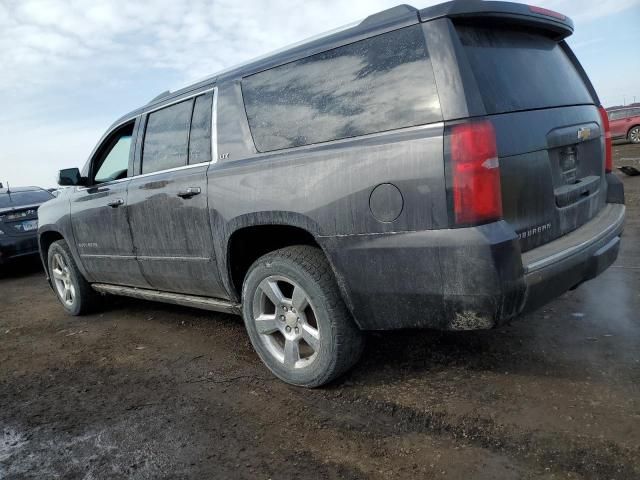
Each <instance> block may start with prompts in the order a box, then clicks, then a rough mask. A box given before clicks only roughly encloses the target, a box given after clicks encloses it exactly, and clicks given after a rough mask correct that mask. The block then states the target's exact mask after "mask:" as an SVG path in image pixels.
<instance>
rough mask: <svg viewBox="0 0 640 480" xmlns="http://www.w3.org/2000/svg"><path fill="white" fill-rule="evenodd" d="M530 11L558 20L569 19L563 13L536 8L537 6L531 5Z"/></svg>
mask: <svg viewBox="0 0 640 480" xmlns="http://www.w3.org/2000/svg"><path fill="white" fill-rule="evenodd" d="M529 11H530V12H531V13H537V14H538V15H545V16H547V17H553V18H557V19H558V20H566V19H567V17H566V16H565V15H563V14H561V13H558V12H554V11H553V10H549V9H548V8H542V7H536V6H535V5H529Z"/></svg>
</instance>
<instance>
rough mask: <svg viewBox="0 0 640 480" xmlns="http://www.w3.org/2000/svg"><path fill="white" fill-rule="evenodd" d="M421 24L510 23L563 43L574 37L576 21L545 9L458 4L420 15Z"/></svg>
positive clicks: (472, 1)
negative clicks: (444, 21) (446, 20)
mask: <svg viewBox="0 0 640 480" xmlns="http://www.w3.org/2000/svg"><path fill="white" fill-rule="evenodd" d="M419 16H420V21H422V22H428V21H430V20H435V19H437V18H443V17H447V18H451V19H453V20H456V19H457V20H461V21H465V22H478V23H483V22H484V23H498V22H499V23H500V24H504V23H509V24H516V25H519V26H524V27H530V28H534V29H536V30H545V31H547V32H549V33H550V34H551V35H552V36H553V38H554V39H556V40H562V39H564V38H566V37H568V36H569V35H571V34H572V33H573V21H572V20H571V19H570V18H569V17H567V16H565V15H562V14H561V13H557V12H554V11H552V10H547V9H545V8H540V7H535V6H530V5H525V4H522V3H512V2H493V1H490V2H485V1H482V0H454V1H450V2H446V3H441V4H439V5H434V6H433V7H427V8H423V9H422V10H420V11H419Z"/></svg>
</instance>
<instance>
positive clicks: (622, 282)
mask: <svg viewBox="0 0 640 480" xmlns="http://www.w3.org/2000/svg"><path fill="white" fill-rule="evenodd" d="M615 149H616V154H617V157H618V158H619V159H622V158H626V159H629V158H638V157H640V147H633V146H631V145H622V146H616V147H615ZM622 178H623V180H624V182H625V185H626V191H627V204H628V207H629V209H628V220H627V227H626V231H625V235H624V242H623V247H622V252H621V255H620V258H619V260H618V262H617V263H616V264H615V265H614V266H613V267H612V268H610V269H609V270H608V271H607V272H605V273H604V274H603V275H602V276H601V277H599V278H597V279H596V280H594V281H592V282H589V283H587V284H585V285H583V286H581V287H580V288H579V289H577V290H576V291H573V292H569V293H567V294H565V295H564V296H562V297H561V298H560V299H558V300H556V301H555V302H553V303H552V304H550V305H548V306H547V307H546V308H544V309H542V310H540V311H539V312H537V313H535V314H532V315H529V316H527V317H525V318H522V319H520V320H519V321H517V322H516V323H513V324H512V325H511V326H508V327H506V328H504V329H501V330H498V331H488V332H470V333H438V332H431V331H419V332H415V331H412V332H396V333H387V334H376V335H371V336H370V337H369V339H368V340H369V341H368V346H367V349H366V351H365V354H364V357H363V359H362V361H361V362H360V364H359V365H358V366H357V367H356V368H355V369H354V370H353V371H352V372H351V373H350V374H348V375H346V376H345V377H344V378H342V379H340V380H339V381H337V382H335V383H334V384H333V385H331V386H329V387H328V388H324V389H319V390H314V391H309V390H303V389H298V388H293V387H289V386H287V385H285V384H283V383H281V382H279V381H277V380H275V379H274V378H273V377H272V376H271V375H270V374H269V372H268V371H267V370H266V368H265V367H263V366H262V364H261V363H260V362H259V360H258V358H257V357H256V355H255V354H254V353H253V351H252V349H251V346H250V344H249V341H248V339H247V336H246V335H245V331H244V328H243V325H242V323H241V321H240V319H239V318H236V317H232V316H226V315H217V314H211V313H208V312H201V311H198V310H192V309H188V308H179V307H172V306H166V305H161V304H154V303H148V302H143V301H137V300H127V299H116V298H113V299H110V300H109V302H108V304H107V305H106V306H105V308H104V309H103V310H102V311H101V312H100V313H97V314H94V315H91V316H87V317H81V318H74V317H69V316H66V315H65V314H64V313H63V311H62V308H61V307H60V306H59V305H58V303H57V301H56V299H55V298H54V295H53V293H52V292H51V291H50V290H49V288H48V287H47V285H46V283H45V280H44V278H43V274H42V273H41V271H40V267H39V264H38V262H37V261H34V262H20V263H16V264H15V265H13V266H11V267H10V268H9V269H5V271H4V272H3V274H2V275H1V276H0V300H1V301H2V316H1V317H0V478H2V479H9V478H11V479H13V478H38V479H41V478H69V479H72V478H73V479H75V478H84V479H98V478H135V479H147V478H148V479H158V478H172V479H173V478H250V479H267V478H272V479H287V478H304V479H307V478H309V479H311V478H347V479H348V478H462V479H494V478H507V479H508V478H514V479H516V478H517V479H521V478H543V479H560V478H563V479H566V478H569V479H582V478H584V479H637V478H640V455H639V454H640V313H639V312H640V242H639V241H638V239H639V238H640V177H635V178H632V177H622Z"/></svg>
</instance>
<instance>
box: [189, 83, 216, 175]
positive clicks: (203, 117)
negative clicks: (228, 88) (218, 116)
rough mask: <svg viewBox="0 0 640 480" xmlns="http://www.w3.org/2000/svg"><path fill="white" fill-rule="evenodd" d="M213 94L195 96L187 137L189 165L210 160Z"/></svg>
mask: <svg viewBox="0 0 640 480" xmlns="http://www.w3.org/2000/svg"><path fill="white" fill-rule="evenodd" d="M212 102H213V94H207V95H202V96H200V97H197V98H196V103H195V105H194V107H193V117H192V119H191V135H190V137H189V165H192V164H194V163H203V162H210V161H211V108H212Z"/></svg>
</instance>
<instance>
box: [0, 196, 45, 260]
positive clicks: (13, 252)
mask: <svg viewBox="0 0 640 480" xmlns="http://www.w3.org/2000/svg"><path fill="white" fill-rule="evenodd" d="M52 198H53V195H51V194H50V193H49V192H47V191H46V190H43V189H42V188H38V187H17V188H16V187H11V188H0V265H1V264H3V263H5V262H6V261H8V260H9V259H12V258H16V257H23V256H26V255H37V254H38V253H39V250H38V207H39V206H40V205H41V204H43V203H44V202H46V201H48V200H51V199H52Z"/></svg>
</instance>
